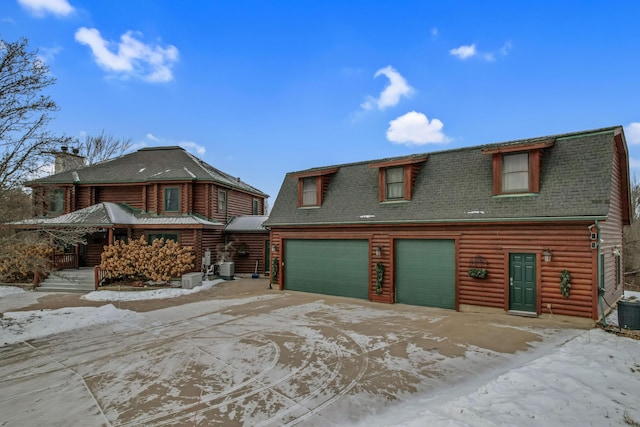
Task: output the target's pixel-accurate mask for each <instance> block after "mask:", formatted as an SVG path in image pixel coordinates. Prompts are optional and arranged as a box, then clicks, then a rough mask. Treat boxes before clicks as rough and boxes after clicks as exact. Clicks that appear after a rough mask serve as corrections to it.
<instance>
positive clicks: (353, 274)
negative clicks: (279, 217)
mask: <svg viewBox="0 0 640 427" xmlns="http://www.w3.org/2000/svg"><path fill="white" fill-rule="evenodd" d="M368 254H369V242H368V241H367V240H297V239H287V240H285V266H284V268H285V288H286V289H291V290H296V291H305V292H314V293H320V294H327V295H338V296H346V297H353V298H363V299H367V298H368V297H369V288H368V283H369V255H368Z"/></svg>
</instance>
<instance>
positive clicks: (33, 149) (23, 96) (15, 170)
mask: <svg viewBox="0 0 640 427" xmlns="http://www.w3.org/2000/svg"><path fill="white" fill-rule="evenodd" d="M54 83H55V78H54V77H53V76H52V75H51V74H50V73H49V68H48V67H47V66H46V64H44V63H43V62H42V61H41V60H40V59H39V58H38V56H37V51H29V50H28V41H27V39H25V38H20V39H19V40H17V41H15V42H7V41H3V40H0V188H10V187H16V186H19V185H20V184H21V183H22V182H23V181H24V180H25V179H28V178H29V177H30V176H33V175H34V174H35V173H36V172H37V171H38V169H40V168H41V167H42V164H43V163H45V162H46V160H47V154H48V152H50V151H51V149H52V148H53V147H54V146H55V145H56V142H57V140H56V138H54V137H52V136H51V134H50V133H49V131H48V130H47V125H48V123H49V122H50V121H51V116H50V114H51V113H53V112H55V111H57V110H58V107H57V105H56V103H55V102H54V101H53V100H52V99H51V98H50V97H49V96H46V95H43V94H42V93H41V92H42V91H43V90H44V89H46V88H47V87H49V86H51V85H52V84H54Z"/></svg>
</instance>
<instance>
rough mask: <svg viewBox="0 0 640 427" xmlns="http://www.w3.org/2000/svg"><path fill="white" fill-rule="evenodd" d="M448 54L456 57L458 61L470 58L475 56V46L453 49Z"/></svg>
mask: <svg viewBox="0 0 640 427" xmlns="http://www.w3.org/2000/svg"><path fill="white" fill-rule="evenodd" d="M449 53H450V54H451V55H453V56H457V57H458V58H459V59H467V58H471V57H472V56H475V55H476V44H475V43H474V44H471V45H468V46H465V45H462V46H460V47H456V48H455V49H451V50H450V51H449Z"/></svg>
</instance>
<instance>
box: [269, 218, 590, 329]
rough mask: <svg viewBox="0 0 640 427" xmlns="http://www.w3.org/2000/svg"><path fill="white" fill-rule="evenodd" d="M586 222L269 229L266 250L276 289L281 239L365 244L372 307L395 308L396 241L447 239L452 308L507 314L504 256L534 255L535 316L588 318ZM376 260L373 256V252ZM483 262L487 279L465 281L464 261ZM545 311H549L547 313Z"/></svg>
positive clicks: (506, 262)
mask: <svg viewBox="0 0 640 427" xmlns="http://www.w3.org/2000/svg"><path fill="white" fill-rule="evenodd" d="M589 225H590V224H589V223H588V222H585V221H576V222H566V223H555V224H529V225H527V224H509V223H502V224H482V226H475V225H462V224H461V225H433V226H425V225H411V226H410V225H407V226H358V227H355V226H352V227H349V228H348V229H346V228H344V227H342V228H341V227H322V228H313V229H312V228H310V227H309V228H298V227H286V228H285V227H282V228H280V227H272V230H271V244H272V245H277V246H278V248H279V251H278V252H273V253H272V258H273V257H277V258H278V260H279V265H280V271H279V273H278V278H277V284H278V285H279V287H280V289H283V286H284V276H285V275H286V268H285V269H284V271H283V268H282V258H283V256H285V254H284V253H283V248H284V240H285V239H331V238H335V239H344V238H351V239H367V240H369V242H370V268H371V270H370V272H371V274H370V277H371V280H370V283H369V299H370V300H371V301H376V302H383V303H394V302H395V288H394V283H393V282H394V263H395V261H394V256H395V255H394V242H395V240H396V239H402V238H411V239H452V240H455V241H456V258H457V259H456V289H457V292H456V295H457V304H456V307H457V306H459V304H465V305H472V306H483V307H493V308H498V309H503V310H504V311H507V310H508V305H509V301H508V299H509V254H510V253H533V254H536V255H537V259H538V262H537V266H536V270H537V276H538V280H537V284H536V285H537V292H536V294H537V296H536V299H537V313H538V314H543V313H549V314H551V313H553V314H560V315H571V316H580V317H592V308H593V306H594V304H595V300H594V298H595V297H596V296H595V295H594V294H593V292H592V278H593V274H594V271H593V267H592V264H591V259H592V257H593V254H594V253H595V252H596V251H595V250H592V249H591V248H590V232H589V230H588V226H589ZM377 247H380V248H381V255H380V256H377V255H376V248H377ZM547 248H548V249H549V250H551V252H552V259H551V261H550V262H544V261H542V252H543V250H544V249H547ZM478 255H480V256H482V257H483V258H484V259H485V260H486V261H487V262H488V272H489V273H488V277H487V278H486V279H475V278H472V277H469V261H470V260H471V259H472V258H474V257H476V256H478ZM377 262H381V263H382V264H383V265H384V267H385V272H384V280H383V287H382V292H381V293H380V294H379V295H378V294H376V292H375V290H376V270H375V268H376V263H377ZM563 269H567V270H569V271H570V273H571V276H572V282H571V283H572V287H571V294H570V297H569V298H564V297H563V296H562V295H561V293H560V272H561V271H562V270H563ZM549 307H550V308H549Z"/></svg>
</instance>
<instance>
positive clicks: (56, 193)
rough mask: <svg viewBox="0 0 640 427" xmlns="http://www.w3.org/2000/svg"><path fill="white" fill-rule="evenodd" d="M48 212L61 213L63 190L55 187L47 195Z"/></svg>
mask: <svg viewBox="0 0 640 427" xmlns="http://www.w3.org/2000/svg"><path fill="white" fill-rule="evenodd" d="M49 213H51V214H62V213H64V190H60V189H55V190H51V193H50V197H49Z"/></svg>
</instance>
